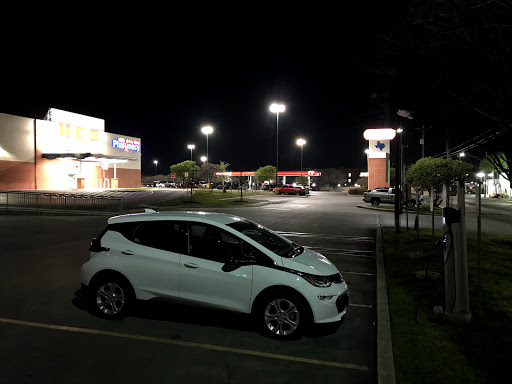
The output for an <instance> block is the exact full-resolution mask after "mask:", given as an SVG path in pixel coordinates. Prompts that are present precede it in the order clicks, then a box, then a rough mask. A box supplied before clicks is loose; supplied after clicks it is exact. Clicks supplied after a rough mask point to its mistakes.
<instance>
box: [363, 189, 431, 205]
mask: <svg viewBox="0 0 512 384" xmlns="http://www.w3.org/2000/svg"><path fill="white" fill-rule="evenodd" d="M395 193H396V189H395V188H389V187H384V188H375V189H372V190H368V191H366V192H365V193H364V194H363V201H364V202H365V203H371V204H372V205H380V203H390V204H394V202H395ZM401 196H402V200H403V202H404V204H405V203H406V199H405V194H404V193H402V194H401ZM422 201H423V198H420V203H421V202H422ZM415 205H416V196H415V195H414V196H413V195H411V196H409V198H408V199H407V206H409V207H414V206H415Z"/></svg>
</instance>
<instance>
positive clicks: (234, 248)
mask: <svg viewBox="0 0 512 384" xmlns="http://www.w3.org/2000/svg"><path fill="white" fill-rule="evenodd" d="M189 234H190V249H189V254H190V255H191V256H195V257H199V258H201V259H207V260H212V261H218V262H220V263H226V262H228V261H229V260H232V259H240V258H241V255H242V253H241V252H242V248H241V242H240V239H238V238H237V237H236V236H233V235H232V234H230V233H228V232H226V231H224V230H222V229H220V228H218V227H215V226H213V225H208V224H202V223H190V224H189Z"/></svg>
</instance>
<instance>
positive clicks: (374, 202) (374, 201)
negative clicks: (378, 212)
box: [371, 197, 380, 205]
mask: <svg viewBox="0 0 512 384" xmlns="http://www.w3.org/2000/svg"><path fill="white" fill-rule="evenodd" d="M371 203H372V205H380V199H379V198H378V197H372V199H371Z"/></svg>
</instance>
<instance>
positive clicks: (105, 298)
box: [91, 275, 134, 320]
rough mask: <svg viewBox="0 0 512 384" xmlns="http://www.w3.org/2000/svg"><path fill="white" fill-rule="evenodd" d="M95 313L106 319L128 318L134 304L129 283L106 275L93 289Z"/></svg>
mask: <svg viewBox="0 0 512 384" xmlns="http://www.w3.org/2000/svg"><path fill="white" fill-rule="evenodd" d="M91 288H92V289H91V294H92V299H93V310H94V312H95V313H96V314H97V315H99V316H100V317H103V318H105V319H112V320H118V319H122V318H124V317H126V316H127V314H128V311H129V309H130V307H131V305H132V304H133V302H134V295H133V293H132V287H131V285H130V283H129V282H128V281H126V280H125V279H123V278H122V277H119V276H116V275H105V276H102V277H101V278H99V279H97V280H96V281H95V282H94V283H93V284H92V287H91Z"/></svg>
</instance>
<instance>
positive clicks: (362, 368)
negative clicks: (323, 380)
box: [0, 317, 368, 371]
mask: <svg viewBox="0 0 512 384" xmlns="http://www.w3.org/2000/svg"><path fill="white" fill-rule="evenodd" d="M0 323H7V324H15V325H24V326H29V327H37V328H46V329H54V330H58V331H67V332H76V333H86V334H93V335H102V336H113V337H121V338H125V339H132V340H142V341H150V342H156V343H164V344H172V345H179V346H183V347H193V348H202V349H208V350H213V351H223V352H231V353H238V354H242V355H252V356H258V357H264V358H269V359H277V360H287V361H294V362H298V363H306V364H314V365H323V366H329V367H335V368H345V369H355V370H358V371H368V367H366V366H364V365H357V364H349V363H340V362H337V361H328V360H317V359H308V358H305V357H298V356H289V355H279V354H276V353H268V352H259V351H253V350H250V349H240V348H231V347H223V346H220V345H212V344H202V343H193V342H189V341H179V340H171V339H164V338H160V337H152V336H143V335H133V334H129V333H120V332H111V331H103V330H99V329H89V328H78V327H68V326H64V325H54V324H45V323H36V322H32V321H22V320H14V319H5V318H1V317H0Z"/></svg>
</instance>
